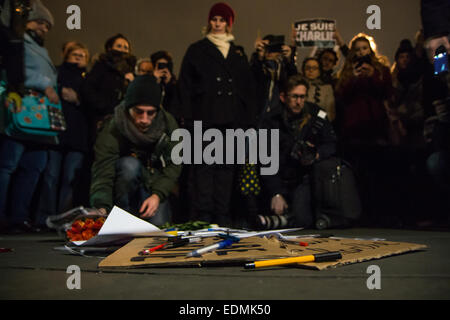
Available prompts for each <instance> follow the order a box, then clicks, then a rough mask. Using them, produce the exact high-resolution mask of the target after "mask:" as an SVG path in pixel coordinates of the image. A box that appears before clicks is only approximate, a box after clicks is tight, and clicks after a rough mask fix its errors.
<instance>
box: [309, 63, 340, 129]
mask: <svg viewBox="0 0 450 320" xmlns="http://www.w3.org/2000/svg"><path fill="white" fill-rule="evenodd" d="M302 72H303V75H304V76H305V78H306V81H307V82H308V84H309V90H308V96H307V97H306V101H308V102H312V103H315V104H317V105H318V106H319V107H321V108H322V109H324V110H325V111H326V112H327V116H328V120H329V121H330V122H332V123H333V122H334V119H335V117H336V110H335V107H334V92H333V87H332V86H331V84H327V83H325V82H324V81H323V80H322V63H321V62H320V60H319V59H317V58H313V57H310V58H306V59H305V60H303V65H302Z"/></svg>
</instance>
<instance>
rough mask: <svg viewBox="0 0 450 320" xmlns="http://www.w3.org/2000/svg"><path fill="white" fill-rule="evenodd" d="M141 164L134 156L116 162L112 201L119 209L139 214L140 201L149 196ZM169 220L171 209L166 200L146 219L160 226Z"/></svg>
mask: <svg viewBox="0 0 450 320" xmlns="http://www.w3.org/2000/svg"><path fill="white" fill-rule="evenodd" d="M142 170H143V168H142V164H141V162H140V161H139V160H138V159H136V158H134V157H122V158H120V159H119V160H118V161H117V163H116V179H115V183H114V203H115V205H116V206H118V207H120V208H121V209H123V210H125V211H128V212H130V213H132V214H134V215H136V216H139V215H140V214H139V209H140V207H141V205H142V203H143V202H144V201H145V200H146V199H147V198H148V197H150V196H151V192H149V191H148V190H147V189H146V188H145V186H144V183H143V181H142ZM170 220H171V210H170V206H169V203H168V202H167V201H165V202H161V203H160V204H159V207H158V209H157V210H156V213H155V215H154V216H153V217H151V218H149V219H148V221H149V222H150V223H152V224H154V225H157V226H161V225H163V224H165V223H166V222H169V221H170Z"/></svg>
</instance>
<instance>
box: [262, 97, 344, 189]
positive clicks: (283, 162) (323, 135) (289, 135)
mask: <svg viewBox="0 0 450 320" xmlns="http://www.w3.org/2000/svg"><path fill="white" fill-rule="evenodd" d="M287 108H288V107H287V106H285V105H284V104H280V105H278V106H277V107H276V108H274V109H272V110H271V111H270V112H269V113H268V114H267V116H266V118H265V120H264V121H263V124H262V126H261V127H262V128H265V129H269V130H270V129H279V143H278V145H279V156H280V157H279V171H278V173H277V174H275V175H262V176H261V178H262V181H263V186H264V188H266V190H267V192H268V194H269V196H270V197H272V196H274V195H276V194H281V195H284V196H286V195H288V194H289V192H290V191H292V190H288V189H287V185H290V186H292V185H298V184H299V183H300V182H301V181H302V178H303V176H304V175H305V174H307V173H308V172H309V171H310V169H311V166H306V167H305V166H302V165H301V163H300V161H299V160H297V159H294V158H293V157H292V156H291V152H292V150H293V148H294V145H295V143H296V140H297V139H298V138H299V136H301V137H303V139H304V141H309V142H311V143H313V144H314V145H315V147H316V149H317V153H318V154H319V159H317V160H316V161H322V160H326V159H328V158H329V157H331V156H332V155H334V154H335V153H336V134H335V132H334V130H333V127H332V125H331V123H330V122H329V121H328V120H326V119H325V121H324V122H323V123H324V125H323V126H322V127H321V129H320V130H319V132H318V133H317V135H316V136H315V137H314V138H311V136H312V134H311V132H312V131H311V128H312V126H313V125H314V124H315V121H316V120H315V119H316V115H317V114H318V112H319V111H320V110H322V109H321V108H320V107H319V106H317V105H316V104H313V103H309V102H305V106H304V108H303V110H302V113H303V114H304V117H307V118H310V119H309V121H308V122H307V123H306V124H305V125H304V126H303V128H302V129H301V131H300V133H299V135H297V134H294V133H293V131H292V129H291V128H290V123H289V122H288V121H286V119H285V118H286V113H288V109H287ZM269 146H270V142H269ZM271 152H276V150H275V151H271Z"/></svg>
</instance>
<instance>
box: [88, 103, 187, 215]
mask: <svg viewBox="0 0 450 320" xmlns="http://www.w3.org/2000/svg"><path fill="white" fill-rule="evenodd" d="M159 112H162V113H163V117H162V118H161V119H162V121H165V122H166V125H165V127H166V131H165V133H166V134H167V136H168V137H169V139H170V136H171V134H172V132H173V131H174V130H175V129H177V128H178V125H177V123H176V121H175V119H174V118H173V117H172V116H171V115H170V114H169V113H168V112H166V111H164V110H160V111H159ZM155 145H156V143H155ZM174 145H175V143H174V142H171V141H169V142H168V143H165V144H164V146H163V147H162V148H161V149H160V151H159V152H160V153H161V154H159V153H158V154H157V155H156V159H160V156H163V157H164V160H165V164H166V165H165V166H163V165H162V164H161V163H159V164H152V165H151V166H149V163H148V162H147V161H146V160H148V158H149V157H150V156H151V155H152V153H154V152H155V146H152V147H151V148H148V147H142V146H139V145H135V144H133V143H131V142H130V140H129V139H127V138H126V137H125V136H124V135H123V134H121V133H120V132H119V130H118V127H117V125H116V123H115V120H114V117H112V118H109V119H108V120H106V121H105V122H104V124H103V127H102V128H101V129H100V130H99V133H98V137H97V141H96V144H95V148H94V151H95V160H94V164H93V166H92V183H91V192H90V202H91V205H92V206H93V207H95V208H105V209H107V210H110V209H111V208H112V206H113V204H114V200H113V192H114V191H113V190H114V180H115V171H116V162H117V160H119V159H120V158H121V157H126V156H135V157H137V158H138V159H139V160H140V161H141V163H142V164H143V168H142V170H143V171H142V175H143V183H144V185H145V187H146V189H147V190H148V191H151V192H152V193H153V194H156V195H158V197H159V198H160V201H161V202H163V201H164V200H166V199H167V197H168V195H169V193H170V192H171V191H172V189H173V188H174V186H175V184H176V182H177V179H178V176H179V175H180V173H181V166H180V165H175V164H173V163H172V161H171V160H170V155H171V151H172V148H173V147H174ZM158 149H159V148H158ZM144 157H145V158H146V159H144ZM144 162H147V163H144Z"/></svg>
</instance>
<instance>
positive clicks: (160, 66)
mask: <svg viewBox="0 0 450 320" xmlns="http://www.w3.org/2000/svg"><path fill="white" fill-rule="evenodd" d="M156 69H158V70H162V69H169V64H168V63H164V62H159V63H158V64H157V65H156Z"/></svg>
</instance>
